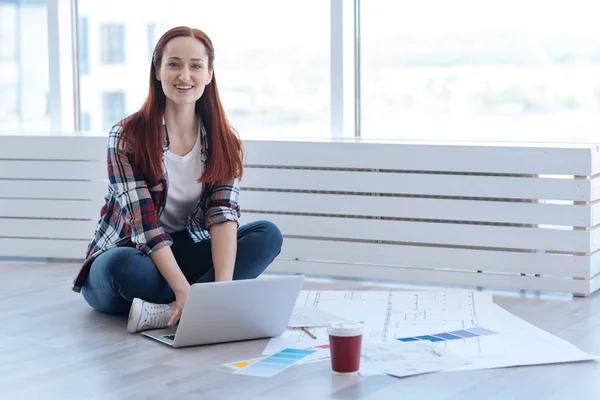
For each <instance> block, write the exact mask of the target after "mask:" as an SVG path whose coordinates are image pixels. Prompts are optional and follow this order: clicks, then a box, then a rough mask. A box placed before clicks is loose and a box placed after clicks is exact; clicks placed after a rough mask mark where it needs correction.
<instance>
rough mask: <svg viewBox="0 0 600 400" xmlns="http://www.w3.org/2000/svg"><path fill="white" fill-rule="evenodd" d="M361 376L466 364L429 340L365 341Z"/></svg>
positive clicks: (411, 372) (406, 373)
mask: <svg viewBox="0 0 600 400" xmlns="http://www.w3.org/2000/svg"><path fill="white" fill-rule="evenodd" d="M360 364H361V366H360V374H361V375H365V376H369V375H385V374H389V375H393V376H396V377H404V376H412V375H419V374H425V373H430V372H437V371H443V370H446V369H452V368H458V367H462V366H464V365H467V364H468V361H467V360H466V359H464V358H462V357H459V356H457V355H456V354H453V353H452V352H450V351H448V350H446V349H441V348H440V347H439V346H435V345H434V344H433V343H431V342H428V341H418V342H409V343H406V342H397V341H396V342H395V341H391V342H381V343H377V342H367V343H364V344H363V348H362V354H361V360H360Z"/></svg>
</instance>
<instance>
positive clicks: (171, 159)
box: [160, 133, 204, 233]
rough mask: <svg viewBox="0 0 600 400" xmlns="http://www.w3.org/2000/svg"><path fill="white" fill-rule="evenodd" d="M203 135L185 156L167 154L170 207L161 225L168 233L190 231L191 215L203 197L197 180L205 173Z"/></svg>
mask: <svg viewBox="0 0 600 400" xmlns="http://www.w3.org/2000/svg"><path fill="white" fill-rule="evenodd" d="M200 149H201V146H200V133H198V139H197V140H196V144H195V145H194V148H193V149H192V151H190V152H189V153H188V154H186V155H184V156H178V155H177V154H174V153H171V152H170V151H167V152H166V158H165V162H166V168H167V175H168V177H169V190H168V192H167V203H166V205H165V209H164V210H163V212H162V214H161V215H160V223H161V224H162V226H163V229H164V230H165V232H167V233H173V232H176V231H180V230H183V229H186V228H187V225H188V218H189V215H190V213H191V212H192V211H194V209H195V208H196V204H197V203H198V201H199V200H200V195H201V194H202V184H201V183H199V182H198V178H200V176H202V173H203V172H204V166H203V164H202V157H201V156H200Z"/></svg>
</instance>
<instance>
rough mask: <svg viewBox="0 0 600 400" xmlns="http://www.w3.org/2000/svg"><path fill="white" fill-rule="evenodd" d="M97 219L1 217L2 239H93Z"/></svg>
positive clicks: (0, 236)
mask: <svg viewBox="0 0 600 400" xmlns="http://www.w3.org/2000/svg"><path fill="white" fill-rule="evenodd" d="M96 224H97V221H71V220H49V219H17V218H15V219H12V218H0V240H3V239H4V238H3V237H29V238H42V239H47V238H52V239H83V240H91V239H92V237H93V236H94V229H95V228H96Z"/></svg>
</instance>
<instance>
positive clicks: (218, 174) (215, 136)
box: [117, 26, 244, 182]
mask: <svg viewBox="0 0 600 400" xmlns="http://www.w3.org/2000/svg"><path fill="white" fill-rule="evenodd" d="M179 36H188V37H194V38H196V39H197V40H199V41H200V42H202V44H204V46H205V47H206V50H207V53H208V65H209V68H210V70H211V71H212V72H213V76H212V80H211V82H210V83H209V84H208V85H207V86H206V88H205V89H204V93H203V94H202V96H201V97H200V98H199V99H198V100H197V101H196V113H197V114H199V115H200V117H201V118H202V120H203V122H204V126H205V128H206V133H207V135H208V153H209V156H208V163H207V165H206V169H205V170H204V173H203V174H202V177H200V182H230V181H233V179H234V178H236V177H237V178H238V179H241V177H242V175H243V172H244V166H243V158H244V148H243V145H242V141H241V140H240V138H239V137H238V135H237V133H236V132H235V130H234V129H233V128H232V127H231V125H230V124H229V121H228V120H227V117H226V116H225V110H224V109H223V105H222V104H221V100H220V98H219V90H218V89H217V80H216V77H215V74H214V61H215V50H214V48H213V44H212V41H211V40H210V38H209V37H208V36H207V35H206V34H205V33H204V32H202V31H201V30H199V29H192V28H189V27H187V26H179V27H176V28H173V29H170V30H169V31H167V32H166V33H165V34H164V35H163V36H162V37H161V38H160V39H159V41H158V43H157V44H156V47H155V48H154V54H153V57H152V63H151V65H150V88H149V90H148V97H147V98H146V101H145V102H144V104H143V105H142V107H141V108H140V110H139V111H137V112H136V113H134V114H132V115H130V116H129V117H127V118H126V119H125V120H124V121H123V126H122V129H121V134H120V136H119V141H122V143H123V144H127V147H126V148H127V152H128V153H129V157H130V160H131V162H132V164H133V165H134V167H135V168H136V169H137V170H138V171H139V172H140V173H141V174H143V175H144V177H145V178H146V179H148V180H149V181H151V182H153V181H156V180H158V179H160V178H162V177H163V175H164V171H163V168H162V147H163V146H162V144H163V141H164V132H163V128H162V121H163V116H164V113H165V105H166V96H165V94H164V92H163V90H162V87H161V83H160V81H159V80H158V79H156V70H157V67H160V65H161V62H162V57H163V52H164V50H165V47H166V46H167V43H169V41H170V40H171V39H174V38H176V37H179ZM120 146H121V143H118V144H117V148H121V147H120Z"/></svg>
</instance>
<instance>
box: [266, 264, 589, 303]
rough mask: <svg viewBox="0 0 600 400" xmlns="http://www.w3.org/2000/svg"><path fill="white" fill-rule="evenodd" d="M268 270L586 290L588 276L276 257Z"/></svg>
mask: <svg viewBox="0 0 600 400" xmlns="http://www.w3.org/2000/svg"><path fill="white" fill-rule="evenodd" d="M267 271H268V272H271V271H272V272H275V271H281V272H294V273H302V274H307V275H332V276H348V277H357V278H366V279H385V280H391V279H393V280H400V281H407V282H429V283H436V284H447V285H465V286H483V287H497V288H511V289H513V288H514V289H530V290H542V291H549V292H570V293H581V294H589V293H590V291H589V289H590V281H589V280H571V279H561V278H545V277H533V276H519V275H516V276H515V275H499V274H486V273H482V274H478V273H474V272H458V271H439V270H428V269H422V268H399V267H396V268H394V267H378V266H365V265H350V264H336V263H331V264H329V263H319V262H302V261H294V260H286V259H281V258H278V259H276V260H275V261H274V262H273V264H271V265H270V266H269V268H268V269H267Z"/></svg>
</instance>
